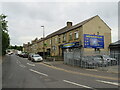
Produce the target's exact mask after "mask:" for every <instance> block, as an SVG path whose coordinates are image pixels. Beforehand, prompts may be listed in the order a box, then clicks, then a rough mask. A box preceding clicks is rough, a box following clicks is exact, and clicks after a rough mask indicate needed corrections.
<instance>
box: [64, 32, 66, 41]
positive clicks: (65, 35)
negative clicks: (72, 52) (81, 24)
mask: <svg viewBox="0 0 120 90" xmlns="http://www.w3.org/2000/svg"><path fill="white" fill-rule="evenodd" d="M63 42H66V34H63Z"/></svg>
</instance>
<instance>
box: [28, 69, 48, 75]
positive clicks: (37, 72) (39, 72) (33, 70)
mask: <svg viewBox="0 0 120 90" xmlns="http://www.w3.org/2000/svg"><path fill="white" fill-rule="evenodd" d="M29 70H30V71H32V72H35V73H37V74H40V75H43V76H48V75H47V74H44V73H41V72H38V71H35V70H33V69H29Z"/></svg>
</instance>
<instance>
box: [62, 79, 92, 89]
mask: <svg viewBox="0 0 120 90" xmlns="http://www.w3.org/2000/svg"><path fill="white" fill-rule="evenodd" d="M63 81H64V82H66V83H70V84H73V85H77V86H80V87H84V88H90V89H93V88H92V87H89V86H85V85H81V84H78V83H75V82H71V81H68V80H63Z"/></svg>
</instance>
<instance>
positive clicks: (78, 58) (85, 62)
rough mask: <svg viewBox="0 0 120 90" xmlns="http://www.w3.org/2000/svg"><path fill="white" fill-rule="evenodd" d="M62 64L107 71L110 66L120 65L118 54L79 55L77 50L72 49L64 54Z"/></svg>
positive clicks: (119, 54)
mask: <svg viewBox="0 0 120 90" xmlns="http://www.w3.org/2000/svg"><path fill="white" fill-rule="evenodd" d="M64 63H65V64H69V65H73V66H79V67H82V68H92V69H94V68H97V69H102V70H108V69H109V68H111V67H112V66H116V67H117V66H118V65H120V53H108V52H107V53H106V52H97V53H96V52H87V53H81V52H80V50H79V49H74V50H73V51H72V52H64Z"/></svg>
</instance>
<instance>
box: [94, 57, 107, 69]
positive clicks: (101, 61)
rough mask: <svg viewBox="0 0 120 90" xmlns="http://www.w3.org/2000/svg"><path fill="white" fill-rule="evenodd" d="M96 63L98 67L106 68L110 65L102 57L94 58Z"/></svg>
mask: <svg viewBox="0 0 120 90" xmlns="http://www.w3.org/2000/svg"><path fill="white" fill-rule="evenodd" d="M93 58H94V61H96V62H97V66H98V67H104V66H107V65H108V62H107V61H106V60H104V59H102V58H101V56H93Z"/></svg>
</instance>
